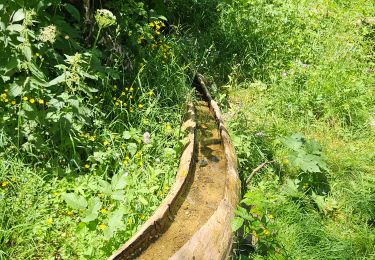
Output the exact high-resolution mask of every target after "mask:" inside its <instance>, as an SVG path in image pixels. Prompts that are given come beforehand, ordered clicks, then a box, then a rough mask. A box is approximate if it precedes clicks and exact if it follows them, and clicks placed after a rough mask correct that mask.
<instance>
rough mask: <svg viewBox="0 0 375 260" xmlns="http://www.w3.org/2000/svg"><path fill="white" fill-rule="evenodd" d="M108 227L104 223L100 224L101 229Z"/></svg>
mask: <svg viewBox="0 0 375 260" xmlns="http://www.w3.org/2000/svg"><path fill="white" fill-rule="evenodd" d="M106 227H107V226H106V224H103V223H102V224H100V225H99V229H100V230H104V229H105V228H106Z"/></svg>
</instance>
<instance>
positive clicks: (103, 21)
mask: <svg viewBox="0 0 375 260" xmlns="http://www.w3.org/2000/svg"><path fill="white" fill-rule="evenodd" d="M95 20H96V22H97V23H98V26H99V28H100V29H103V28H106V27H109V26H111V25H114V24H116V16H114V15H113V13H112V12H111V11H109V10H107V9H98V10H96V14H95Z"/></svg>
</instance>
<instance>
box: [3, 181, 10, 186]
mask: <svg viewBox="0 0 375 260" xmlns="http://www.w3.org/2000/svg"><path fill="white" fill-rule="evenodd" d="M8 184H9V182H7V181H4V182H3V183H2V184H1V186H2V187H6V186H8Z"/></svg>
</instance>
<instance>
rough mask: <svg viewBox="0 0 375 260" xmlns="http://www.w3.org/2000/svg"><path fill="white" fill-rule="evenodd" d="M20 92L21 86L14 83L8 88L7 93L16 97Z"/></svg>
mask: <svg viewBox="0 0 375 260" xmlns="http://www.w3.org/2000/svg"><path fill="white" fill-rule="evenodd" d="M21 94H22V86H20V85H18V84H16V83H14V84H12V85H11V86H10V88H9V95H10V96H12V97H18V96H20V95H21Z"/></svg>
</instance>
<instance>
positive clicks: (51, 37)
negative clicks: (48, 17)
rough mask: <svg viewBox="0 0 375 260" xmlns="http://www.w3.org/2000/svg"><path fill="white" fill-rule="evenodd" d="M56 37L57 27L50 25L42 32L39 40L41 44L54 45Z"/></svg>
mask: <svg viewBox="0 0 375 260" xmlns="http://www.w3.org/2000/svg"><path fill="white" fill-rule="evenodd" d="M56 36H57V30H56V26H55V25H49V26H46V27H43V28H42V29H41V30H40V33H39V36H38V39H39V40H40V41H41V42H50V43H51V44H53V43H54V42H55V41H56Z"/></svg>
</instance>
